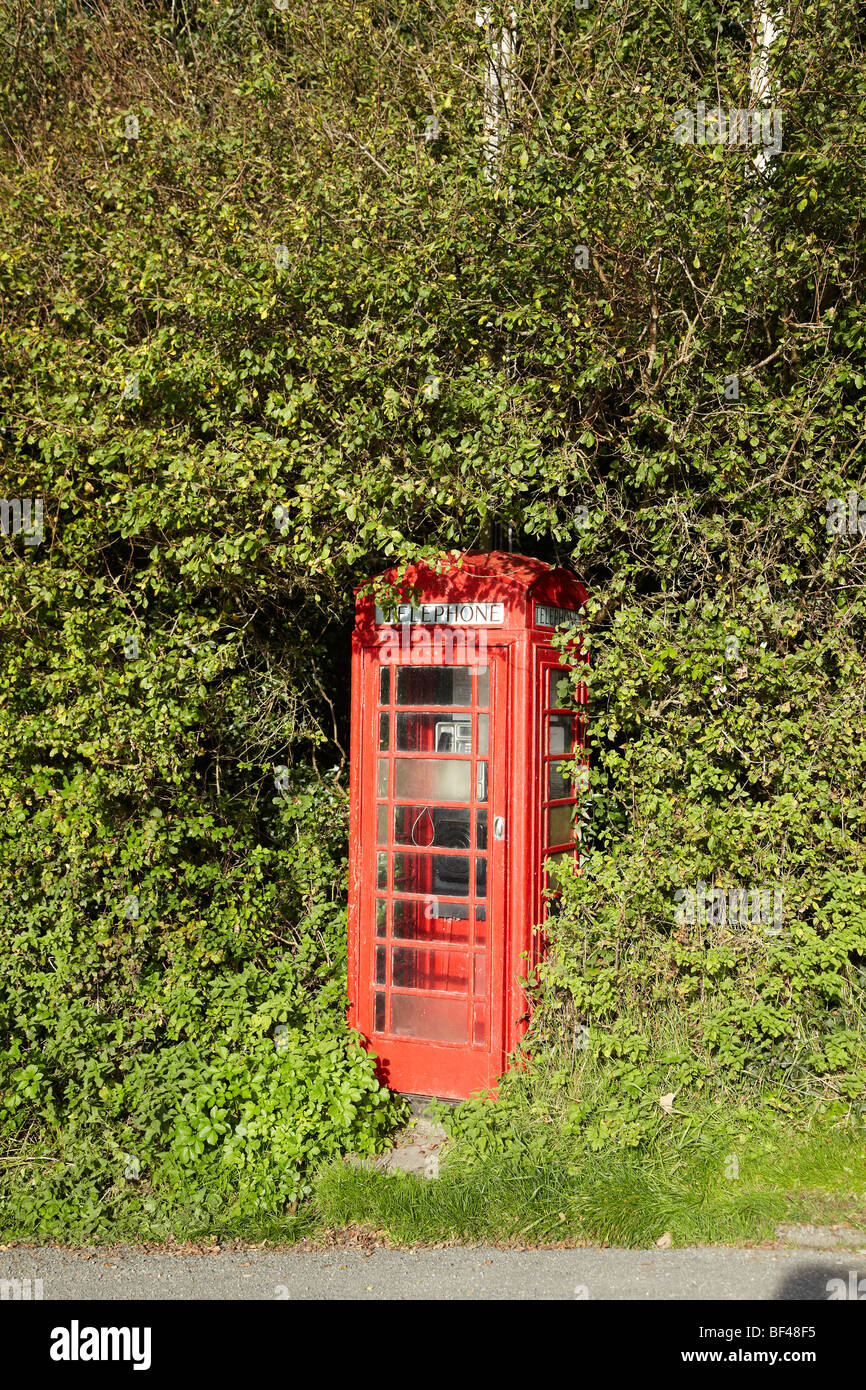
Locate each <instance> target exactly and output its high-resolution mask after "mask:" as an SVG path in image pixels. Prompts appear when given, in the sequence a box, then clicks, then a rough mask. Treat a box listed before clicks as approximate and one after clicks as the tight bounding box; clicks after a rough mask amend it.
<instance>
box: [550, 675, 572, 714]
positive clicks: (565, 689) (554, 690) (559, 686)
mask: <svg viewBox="0 0 866 1390" xmlns="http://www.w3.org/2000/svg"><path fill="white" fill-rule="evenodd" d="M547 681H548V686H547V703H548V705H549V706H550V708H551V709H562V708H563V706H565V703H566V701H567V700H568V698H569V696H570V694H571V682H570V681H569V679H568V672H567V671H561V670H558V669H557V668H556V667H555V666H554V667H551V669H550V670H549V671H548V673H547Z"/></svg>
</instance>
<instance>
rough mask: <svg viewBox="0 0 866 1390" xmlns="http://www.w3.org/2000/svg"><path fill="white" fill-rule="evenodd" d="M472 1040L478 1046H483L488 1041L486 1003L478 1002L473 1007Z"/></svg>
mask: <svg viewBox="0 0 866 1390" xmlns="http://www.w3.org/2000/svg"><path fill="white" fill-rule="evenodd" d="M472 1041H473V1043H474V1044H475V1046H476V1047H483V1046H484V1044H485V1043H486V1042H487V1008H486V1005H484V1004H476V1005H475V1008H474V1009H473V1013H472Z"/></svg>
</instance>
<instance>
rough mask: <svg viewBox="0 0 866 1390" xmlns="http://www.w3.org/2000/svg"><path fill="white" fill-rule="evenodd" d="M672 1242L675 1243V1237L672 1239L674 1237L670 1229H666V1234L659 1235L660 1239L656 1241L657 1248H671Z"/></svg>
mask: <svg viewBox="0 0 866 1390" xmlns="http://www.w3.org/2000/svg"><path fill="white" fill-rule="evenodd" d="M672 1244H673V1239H672V1237H671V1233H670V1231H665V1233H664V1235H663V1236H659V1238H658V1240H657V1241H656V1249H657V1250H670V1248H671V1245H672Z"/></svg>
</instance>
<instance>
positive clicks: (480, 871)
mask: <svg viewBox="0 0 866 1390" xmlns="http://www.w3.org/2000/svg"><path fill="white" fill-rule="evenodd" d="M475 896H476V898H486V897H487V860H486V859H476V860H475Z"/></svg>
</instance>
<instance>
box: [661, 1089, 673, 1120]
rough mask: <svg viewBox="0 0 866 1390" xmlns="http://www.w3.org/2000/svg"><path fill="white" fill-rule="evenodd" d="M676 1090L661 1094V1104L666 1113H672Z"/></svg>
mask: <svg viewBox="0 0 866 1390" xmlns="http://www.w3.org/2000/svg"><path fill="white" fill-rule="evenodd" d="M675 1095H676V1091H668V1093H667V1095H666V1096H659V1105H660V1106H661V1108H662V1110H663V1111H664V1112H665V1114H666V1115H670V1114H672V1112H673V1108H674V1096H675Z"/></svg>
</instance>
